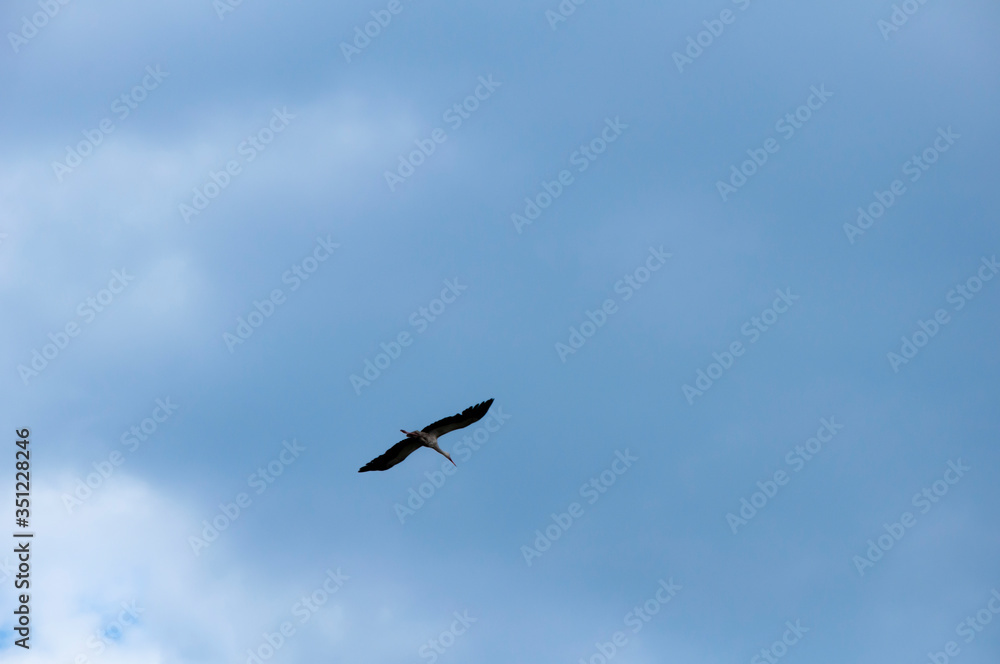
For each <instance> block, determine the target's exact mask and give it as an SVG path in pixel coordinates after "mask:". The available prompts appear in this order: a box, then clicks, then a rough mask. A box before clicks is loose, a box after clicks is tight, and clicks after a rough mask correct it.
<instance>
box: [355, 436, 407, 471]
mask: <svg viewBox="0 0 1000 664" xmlns="http://www.w3.org/2000/svg"><path fill="white" fill-rule="evenodd" d="M418 447H420V443H419V442H418V441H416V440H414V439H413V438H404V439H403V440H401V441H399V442H398V443H396V444H395V445H393V446H392V447H390V448H389V450H388V451H387V452H386V453H385V454H383V455H382V456H380V457H376V458H374V459H372V460H371V461H369V462H368V463H366V464H365V465H364V466H363V467H362V468H360V469H359V470H358V472H359V473H365V472H368V471H369V470H389V469H390V468H392V467H393V466H395V465H396V464H397V463H399V462H400V461H402V460H403V459H405V458H406V457H408V456H410V454H411V453H412V452H413V451H414V450H415V449H417V448H418Z"/></svg>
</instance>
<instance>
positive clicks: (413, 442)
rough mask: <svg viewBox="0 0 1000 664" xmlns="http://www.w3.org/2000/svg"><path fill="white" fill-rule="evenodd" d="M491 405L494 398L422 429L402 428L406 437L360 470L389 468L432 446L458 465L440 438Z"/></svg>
mask: <svg viewBox="0 0 1000 664" xmlns="http://www.w3.org/2000/svg"><path fill="white" fill-rule="evenodd" d="M491 405H493V399H490V400H489V401H484V402H482V403H480V404H476V405H475V406H471V407H469V408H466V409H465V410H463V411H462V412H461V413H458V414H457V415H452V416H451V417H446V418H444V419H442V420H438V421H437V422H435V423H434V424H430V425H428V426H426V427H424V428H423V429H421V430H420V431H407V430H406V429H400V431H402V432H403V433H405V434H406V438H404V439H403V440H401V441H399V442H398V443H396V444H395V445H393V446H392V447H390V448H389V449H388V451H386V453H385V454H383V455H382V456H379V457H376V458H374V459H372V460H371V461H369V462H368V463H366V464H365V465H364V466H362V467H361V468H360V469H359V470H358V472H359V473H366V472H368V471H370V470H389V469H390V468H392V467H393V466H395V465H396V464H397V463H399V462H400V461H402V460H403V459H405V458H406V457H408V456H410V454H412V453H413V452H414V451H415V450H417V449H419V448H421V447H429V448H431V449H432V450H434V451H435V452H437V453H439V454H442V455H444V457H445V458H447V459H448V461H451V462H452V464H454V465H456V466H457V465H458V464H457V463H455V462H454V461H453V460H452V458H451V455H450V454H448V453H447V452H445V451H444V450H442V449H441V447H440V446H439V445H438V438H440V437H441V436H443V435H445V434H446V433H448V432H450V431H455V430H456V429H464V428H465V427H467V426H469V425H470V424H472V423H473V422H478V421H479V420H481V419H482V418H483V416H484V415H486V411H488V410H489V409H490V406H491Z"/></svg>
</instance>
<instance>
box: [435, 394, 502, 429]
mask: <svg viewBox="0 0 1000 664" xmlns="http://www.w3.org/2000/svg"><path fill="white" fill-rule="evenodd" d="M492 404H493V399H490V400H489V401H484V402H482V403H481V404H478V405H476V406H472V407H471V408H466V409H465V410H463V411H462V412H461V413H459V414H458V415H452V416H451V417H446V418H444V419H443V420H438V421H437V422H435V423H434V424H431V425H429V426H426V427H424V429H423V431H424V432H425V433H429V434H432V435H434V436H438V437H441V436H443V435H445V434H446V433H448V432H449V431H454V430H455V429H463V428H465V427H467V426H469V425H470V424H472V423H473V422H478V421H479V420H481V419H483V415H485V414H486V411H488V410H489V409H490V406H491V405H492Z"/></svg>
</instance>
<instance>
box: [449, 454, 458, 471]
mask: <svg viewBox="0 0 1000 664" xmlns="http://www.w3.org/2000/svg"><path fill="white" fill-rule="evenodd" d="M448 461H451V465H453V466H455V467H456V468H458V464H457V463H455V461H454V459H452V458H451V455H450V454H449V455H448Z"/></svg>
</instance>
